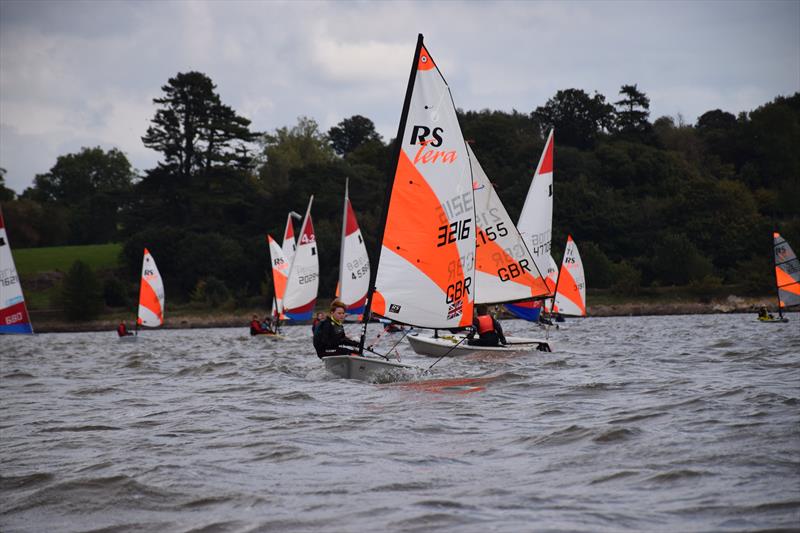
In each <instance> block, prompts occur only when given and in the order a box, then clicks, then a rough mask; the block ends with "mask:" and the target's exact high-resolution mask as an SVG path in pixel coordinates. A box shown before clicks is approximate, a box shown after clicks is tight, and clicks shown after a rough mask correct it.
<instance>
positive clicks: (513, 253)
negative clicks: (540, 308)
mask: <svg viewBox="0 0 800 533" xmlns="http://www.w3.org/2000/svg"><path fill="white" fill-rule="evenodd" d="M467 150H468V152H469V157H470V160H471V162H472V176H473V179H474V183H473V194H474V197H475V220H476V221H477V228H476V241H477V242H476V245H475V303H501V302H515V301H520V300H530V299H532V298H536V297H542V296H548V295H550V294H551V293H550V291H549V289H548V288H547V285H546V284H545V281H544V279H543V278H542V274H541V273H540V272H539V269H538V268H537V266H536V263H535V262H534V260H533V258H532V257H531V254H530V252H528V248H527V246H525V242H524V241H523V240H522V236H521V235H520V234H519V231H517V227H516V226H515V225H514V223H513V222H512V221H511V217H510V216H509V215H508V212H507V211H506V208H505V207H504V206H503V203H502V202H501V201H500V197H499V196H498V195H497V192H496V191H495V190H494V187H493V186H492V184H491V182H490V181H489V177H488V176H487V175H486V173H485V172H484V171H483V168H482V167H481V165H480V163H479V162H478V159H477V158H476V157H475V154H474V153H473V152H472V148H471V147H470V146H469V145H467Z"/></svg>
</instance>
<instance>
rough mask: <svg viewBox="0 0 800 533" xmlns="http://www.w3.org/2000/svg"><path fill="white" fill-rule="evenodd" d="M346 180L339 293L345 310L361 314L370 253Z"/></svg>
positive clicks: (364, 299)
mask: <svg viewBox="0 0 800 533" xmlns="http://www.w3.org/2000/svg"><path fill="white" fill-rule="evenodd" d="M348 183H349V182H345V189H344V213H343V215H342V247H341V254H340V256H339V292H338V297H339V299H340V300H341V301H342V302H343V303H344V304H345V308H346V310H347V313H348V314H351V315H360V314H362V313H363V312H364V307H365V303H366V301H367V291H368V290H369V256H368V255H367V247H366V245H365V244H364V237H363V236H362V235H361V229H360V228H359V227H358V221H357V220H356V214H355V212H354V211H353V206H352V205H351V204H350V198H349V196H348Z"/></svg>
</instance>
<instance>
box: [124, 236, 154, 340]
mask: <svg viewBox="0 0 800 533" xmlns="http://www.w3.org/2000/svg"><path fill="white" fill-rule="evenodd" d="M163 323H164V282H163V281H162V280H161V274H160V273H159V272H158V267H156V262H155V260H154V259H153V256H152V255H151V254H150V252H149V251H148V250H147V248H145V249H144V257H143V258H142V279H141V282H140V284H139V310H138V313H137V317H136V331H135V333H136V334H135V335H127V336H125V337H120V338H119V340H120V341H121V342H136V341H137V340H138V338H139V326H146V327H148V328H157V327H158V326H160V325H162V324H163Z"/></svg>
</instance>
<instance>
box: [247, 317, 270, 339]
mask: <svg viewBox="0 0 800 533" xmlns="http://www.w3.org/2000/svg"><path fill="white" fill-rule="evenodd" d="M274 334H275V332H274V331H272V330H271V329H270V328H269V327H267V325H266V324H262V322H261V321H260V320H259V319H258V315H253V320H251V321H250V335H274Z"/></svg>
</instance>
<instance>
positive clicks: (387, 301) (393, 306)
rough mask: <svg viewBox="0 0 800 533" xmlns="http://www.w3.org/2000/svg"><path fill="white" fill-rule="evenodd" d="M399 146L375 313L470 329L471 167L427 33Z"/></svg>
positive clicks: (414, 71) (425, 324) (373, 307)
mask: <svg viewBox="0 0 800 533" xmlns="http://www.w3.org/2000/svg"><path fill="white" fill-rule="evenodd" d="M396 143H397V144H396V156H395V170H394V174H393V176H392V179H391V182H390V183H389V186H388V189H387V202H386V213H385V223H384V227H383V231H382V237H381V248H380V256H379V260H378V265H377V268H376V273H375V280H374V283H373V286H372V292H371V293H370V297H369V302H370V304H369V308H370V309H371V310H372V312H374V313H375V314H377V315H381V316H383V317H385V318H388V319H390V320H393V321H395V322H401V323H405V324H410V325H414V326H420V327H426V328H455V327H463V326H467V325H469V324H471V323H472V308H473V303H474V296H473V293H474V290H475V288H474V283H475V281H474V280H475V209H474V200H473V190H472V169H471V166H470V160H469V155H468V151H467V146H466V143H465V142H464V137H463V135H462V132H461V127H460V126H459V124H458V118H457V116H456V108H455V104H454V103H453V98H452V95H451V94H450V88H449V87H448V85H447V82H446V81H445V79H444V77H443V76H442V73H441V72H440V71H439V68H438V67H437V66H436V64H435V63H434V61H433V59H432V58H431V55H430V54H429V53H428V50H427V49H426V48H425V46H424V45H423V38H422V35H421V34H420V36H419V38H418V40H417V48H416V51H415V54H414V61H413V63H412V68H411V74H410V76H409V81H408V89H407V91H406V99H405V102H404V105H403V113H402V115H401V118H400V125H399V128H398V134H397V140H396ZM366 317H367V315H365V320H366Z"/></svg>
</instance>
